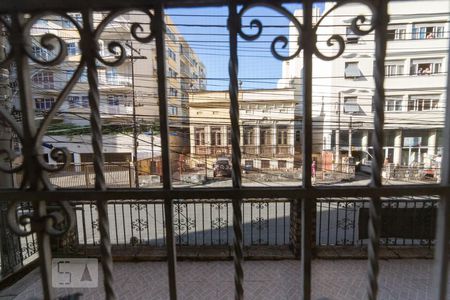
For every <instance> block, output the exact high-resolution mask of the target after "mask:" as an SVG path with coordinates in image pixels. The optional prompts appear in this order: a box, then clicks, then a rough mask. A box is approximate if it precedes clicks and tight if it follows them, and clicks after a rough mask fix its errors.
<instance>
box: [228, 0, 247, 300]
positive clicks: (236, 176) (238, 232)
mask: <svg viewBox="0 0 450 300" xmlns="http://www.w3.org/2000/svg"><path fill="white" fill-rule="evenodd" d="M239 26H240V22H239V17H238V14H237V4H236V1H235V0H230V3H229V5H228V31H229V38H230V45H229V46H230V61H229V64H228V73H229V77H230V86H229V95H230V120H231V149H232V156H231V161H232V168H233V173H232V181H233V188H235V189H240V188H241V186H242V178H241V174H242V172H241V149H240V147H239V141H240V129H239V100H238V94H239V86H238V49H237V47H238V42H237V36H238V27H239ZM241 204H242V198H240V197H236V198H234V199H233V230H234V245H233V248H234V256H233V258H234V285H235V299H236V300H238V299H243V298H244V287H243V281H244V271H243V269H242V261H243V244H242V207H241Z"/></svg>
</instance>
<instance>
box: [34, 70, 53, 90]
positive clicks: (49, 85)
mask: <svg viewBox="0 0 450 300" xmlns="http://www.w3.org/2000/svg"><path fill="white" fill-rule="evenodd" d="M32 81H33V83H34V84H36V85H38V86H39V87H40V88H44V89H53V88H55V84H54V81H53V72H48V71H42V72H37V73H36V74H34V75H33V77H32Z"/></svg>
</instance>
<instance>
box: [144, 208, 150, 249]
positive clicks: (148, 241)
mask: <svg viewBox="0 0 450 300" xmlns="http://www.w3.org/2000/svg"><path fill="white" fill-rule="evenodd" d="M144 205H145V221H146V222H147V244H150V222H149V220H148V206H149V205H150V204H149V203H145V204H144Z"/></svg>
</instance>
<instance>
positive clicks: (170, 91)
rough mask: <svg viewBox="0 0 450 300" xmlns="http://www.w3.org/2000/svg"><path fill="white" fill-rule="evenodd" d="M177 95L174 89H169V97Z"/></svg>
mask: <svg viewBox="0 0 450 300" xmlns="http://www.w3.org/2000/svg"><path fill="white" fill-rule="evenodd" d="M177 95H178V91H177V89H176V88H173V87H171V88H169V96H171V97H176V96H177Z"/></svg>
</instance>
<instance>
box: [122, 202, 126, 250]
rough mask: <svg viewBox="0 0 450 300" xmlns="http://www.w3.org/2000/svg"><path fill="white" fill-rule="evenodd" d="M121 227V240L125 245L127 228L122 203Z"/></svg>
mask: <svg viewBox="0 0 450 300" xmlns="http://www.w3.org/2000/svg"><path fill="white" fill-rule="evenodd" d="M122 226H123V227H122V228H123V241H124V243H125V247H126V246H127V230H126V226H125V209H124V206H123V203H122Z"/></svg>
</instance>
